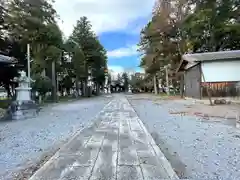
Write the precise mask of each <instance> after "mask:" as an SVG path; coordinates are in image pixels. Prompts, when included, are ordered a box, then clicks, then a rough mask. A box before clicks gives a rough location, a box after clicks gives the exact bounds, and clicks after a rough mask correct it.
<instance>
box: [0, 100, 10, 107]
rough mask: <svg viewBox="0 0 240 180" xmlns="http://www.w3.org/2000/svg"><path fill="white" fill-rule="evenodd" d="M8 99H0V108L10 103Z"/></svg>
mask: <svg viewBox="0 0 240 180" xmlns="http://www.w3.org/2000/svg"><path fill="white" fill-rule="evenodd" d="M10 102H11V101H10V100H0V108H1V109H7V108H8V106H9V105H10Z"/></svg>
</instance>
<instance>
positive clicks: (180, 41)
mask: <svg viewBox="0 0 240 180" xmlns="http://www.w3.org/2000/svg"><path fill="white" fill-rule="evenodd" d="M239 12H240V6H239V0H222V1H217V0H201V1H195V0H190V1H186V0H169V1H163V0H157V3H156V6H155V8H154V9H153V16H152V19H151V21H150V22H148V23H147V24H146V26H145V27H144V28H143V29H142V31H141V39H140V42H139V46H140V48H139V51H140V52H141V53H142V57H141V62H140V66H141V67H143V68H144V69H145V71H146V72H147V73H148V74H149V75H150V76H154V75H156V74H157V73H158V72H159V71H161V69H163V67H164V66H165V65H167V64H170V65H171V70H173V71H174V70H176V68H177V67H178V64H179V62H180V60H181V56H182V54H185V53H194V52H206V51H223V50H237V49H240V21H239ZM160 74H161V73H160ZM159 78H164V77H161V76H160V77H159Z"/></svg>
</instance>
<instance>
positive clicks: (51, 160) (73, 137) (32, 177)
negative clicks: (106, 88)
mask: <svg viewBox="0 0 240 180" xmlns="http://www.w3.org/2000/svg"><path fill="white" fill-rule="evenodd" d="M111 103H112V100H111V101H110V102H108V103H107V104H106V105H105V106H104V107H103V109H102V110H101V111H99V112H98V113H97V114H96V115H95V116H94V118H93V120H94V119H96V117H98V116H99V115H100V114H101V113H102V112H104V110H105V107H107V106H109V104H111ZM95 123H96V122H95V121H91V122H90V123H89V124H88V125H87V126H85V127H83V128H81V129H79V130H77V132H76V133H75V134H74V135H73V136H72V137H71V138H70V139H69V140H68V142H67V143H65V144H64V145H63V146H62V147H60V148H59V150H58V151H56V152H55V154H54V155H53V156H52V157H51V158H50V159H49V160H48V161H46V162H45V163H44V164H43V165H42V166H41V167H40V168H39V169H38V170H37V171H36V172H35V173H33V175H32V176H31V177H30V178H29V179H28V180H36V179H38V178H36V177H37V176H38V174H41V173H42V171H44V169H45V168H46V167H47V166H49V165H50V164H51V163H52V162H54V161H55V159H56V158H57V157H58V154H59V152H60V151H61V150H62V149H64V148H66V147H68V145H69V144H70V143H71V142H72V141H73V140H74V139H75V138H76V137H77V136H78V135H79V134H80V133H81V132H82V131H83V130H84V129H85V128H88V127H91V126H93V125H94V124H95Z"/></svg>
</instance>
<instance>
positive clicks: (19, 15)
mask: <svg viewBox="0 0 240 180" xmlns="http://www.w3.org/2000/svg"><path fill="white" fill-rule="evenodd" d="M52 3H53V1H49V0H34V1H29V0H11V1H1V3H0V52H1V53H2V54H5V55H8V56H13V57H15V58H16V59H17V60H18V64H17V66H16V67H15V68H12V70H11V71H8V73H7V74H5V76H1V77H0V85H4V86H5V87H6V89H7V90H8V92H9V94H10V89H9V87H10V85H12V80H13V77H16V76H17V71H18V70H19V69H24V70H27V57H26V54H27V44H30V47H31V48H30V53H31V59H32V62H31V77H32V78H33V79H34V80H35V83H34V85H33V87H34V88H35V90H37V91H39V92H40V93H42V94H43V95H44V94H45V93H46V92H47V91H49V90H50V89H52V90H53V92H56V88H57V87H56V79H57V78H58V77H60V79H59V83H58V84H59V86H58V87H59V90H62V91H63V89H66V90H67V91H69V90H70V89H71V88H72V87H73V86H74V84H75V87H76V90H77V92H79V91H78V90H79V88H82V90H83V92H85V91H84V89H85V88H83V87H86V82H87V77H88V75H89V73H91V76H92V81H93V82H94V83H95V85H96V87H97V90H99V87H100V85H102V83H103V82H104V70H105V69H106V66H107V56H106V50H105V49H104V47H103V46H102V45H101V43H100V42H99V40H98V37H97V36H96V34H94V32H93V31H92V27H91V24H90V22H89V21H88V19H87V18H86V17H81V18H80V19H79V20H78V21H77V23H76V25H75V27H74V30H73V32H72V33H71V35H70V36H69V38H68V39H66V38H64V36H63V33H62V32H61V30H60V28H59V26H58V24H57V20H59V17H58V15H57V12H56V10H55V9H54V8H53V6H52ZM89 71H90V72H89ZM50 79H51V80H50ZM73 80H74V81H73ZM84 85H85V86H84ZM83 94H84V93H83ZM54 97H55V96H54Z"/></svg>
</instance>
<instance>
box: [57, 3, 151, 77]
mask: <svg viewBox="0 0 240 180" xmlns="http://www.w3.org/2000/svg"><path fill="white" fill-rule="evenodd" d="M154 1H155V0H101V1H99V0H71V1H66V0H56V2H55V4H54V7H55V9H56V10H57V13H58V14H59V16H60V18H61V21H59V26H60V28H61V30H62V31H63V33H64V34H65V36H68V35H70V34H71V32H72V29H73V26H74V25H75V23H76V21H77V20H78V19H79V18H80V17H81V16H86V17H88V19H89V20H90V22H91V24H92V28H93V30H94V31H95V33H96V34H97V35H98V37H99V39H100V41H101V43H102V44H103V45H104V47H105V49H106V50H107V53H108V66H109V69H111V70H113V71H114V72H117V73H118V72H122V71H124V70H126V69H128V70H130V69H131V70H135V71H140V68H139V67H138V65H139V60H140V57H139V55H138V53H137V43H138V42H139V38H140V30H141V29H142V28H143V26H144V25H145V24H146V23H147V22H148V20H149V19H150V17H151V12H152V8H153V5H154Z"/></svg>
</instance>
